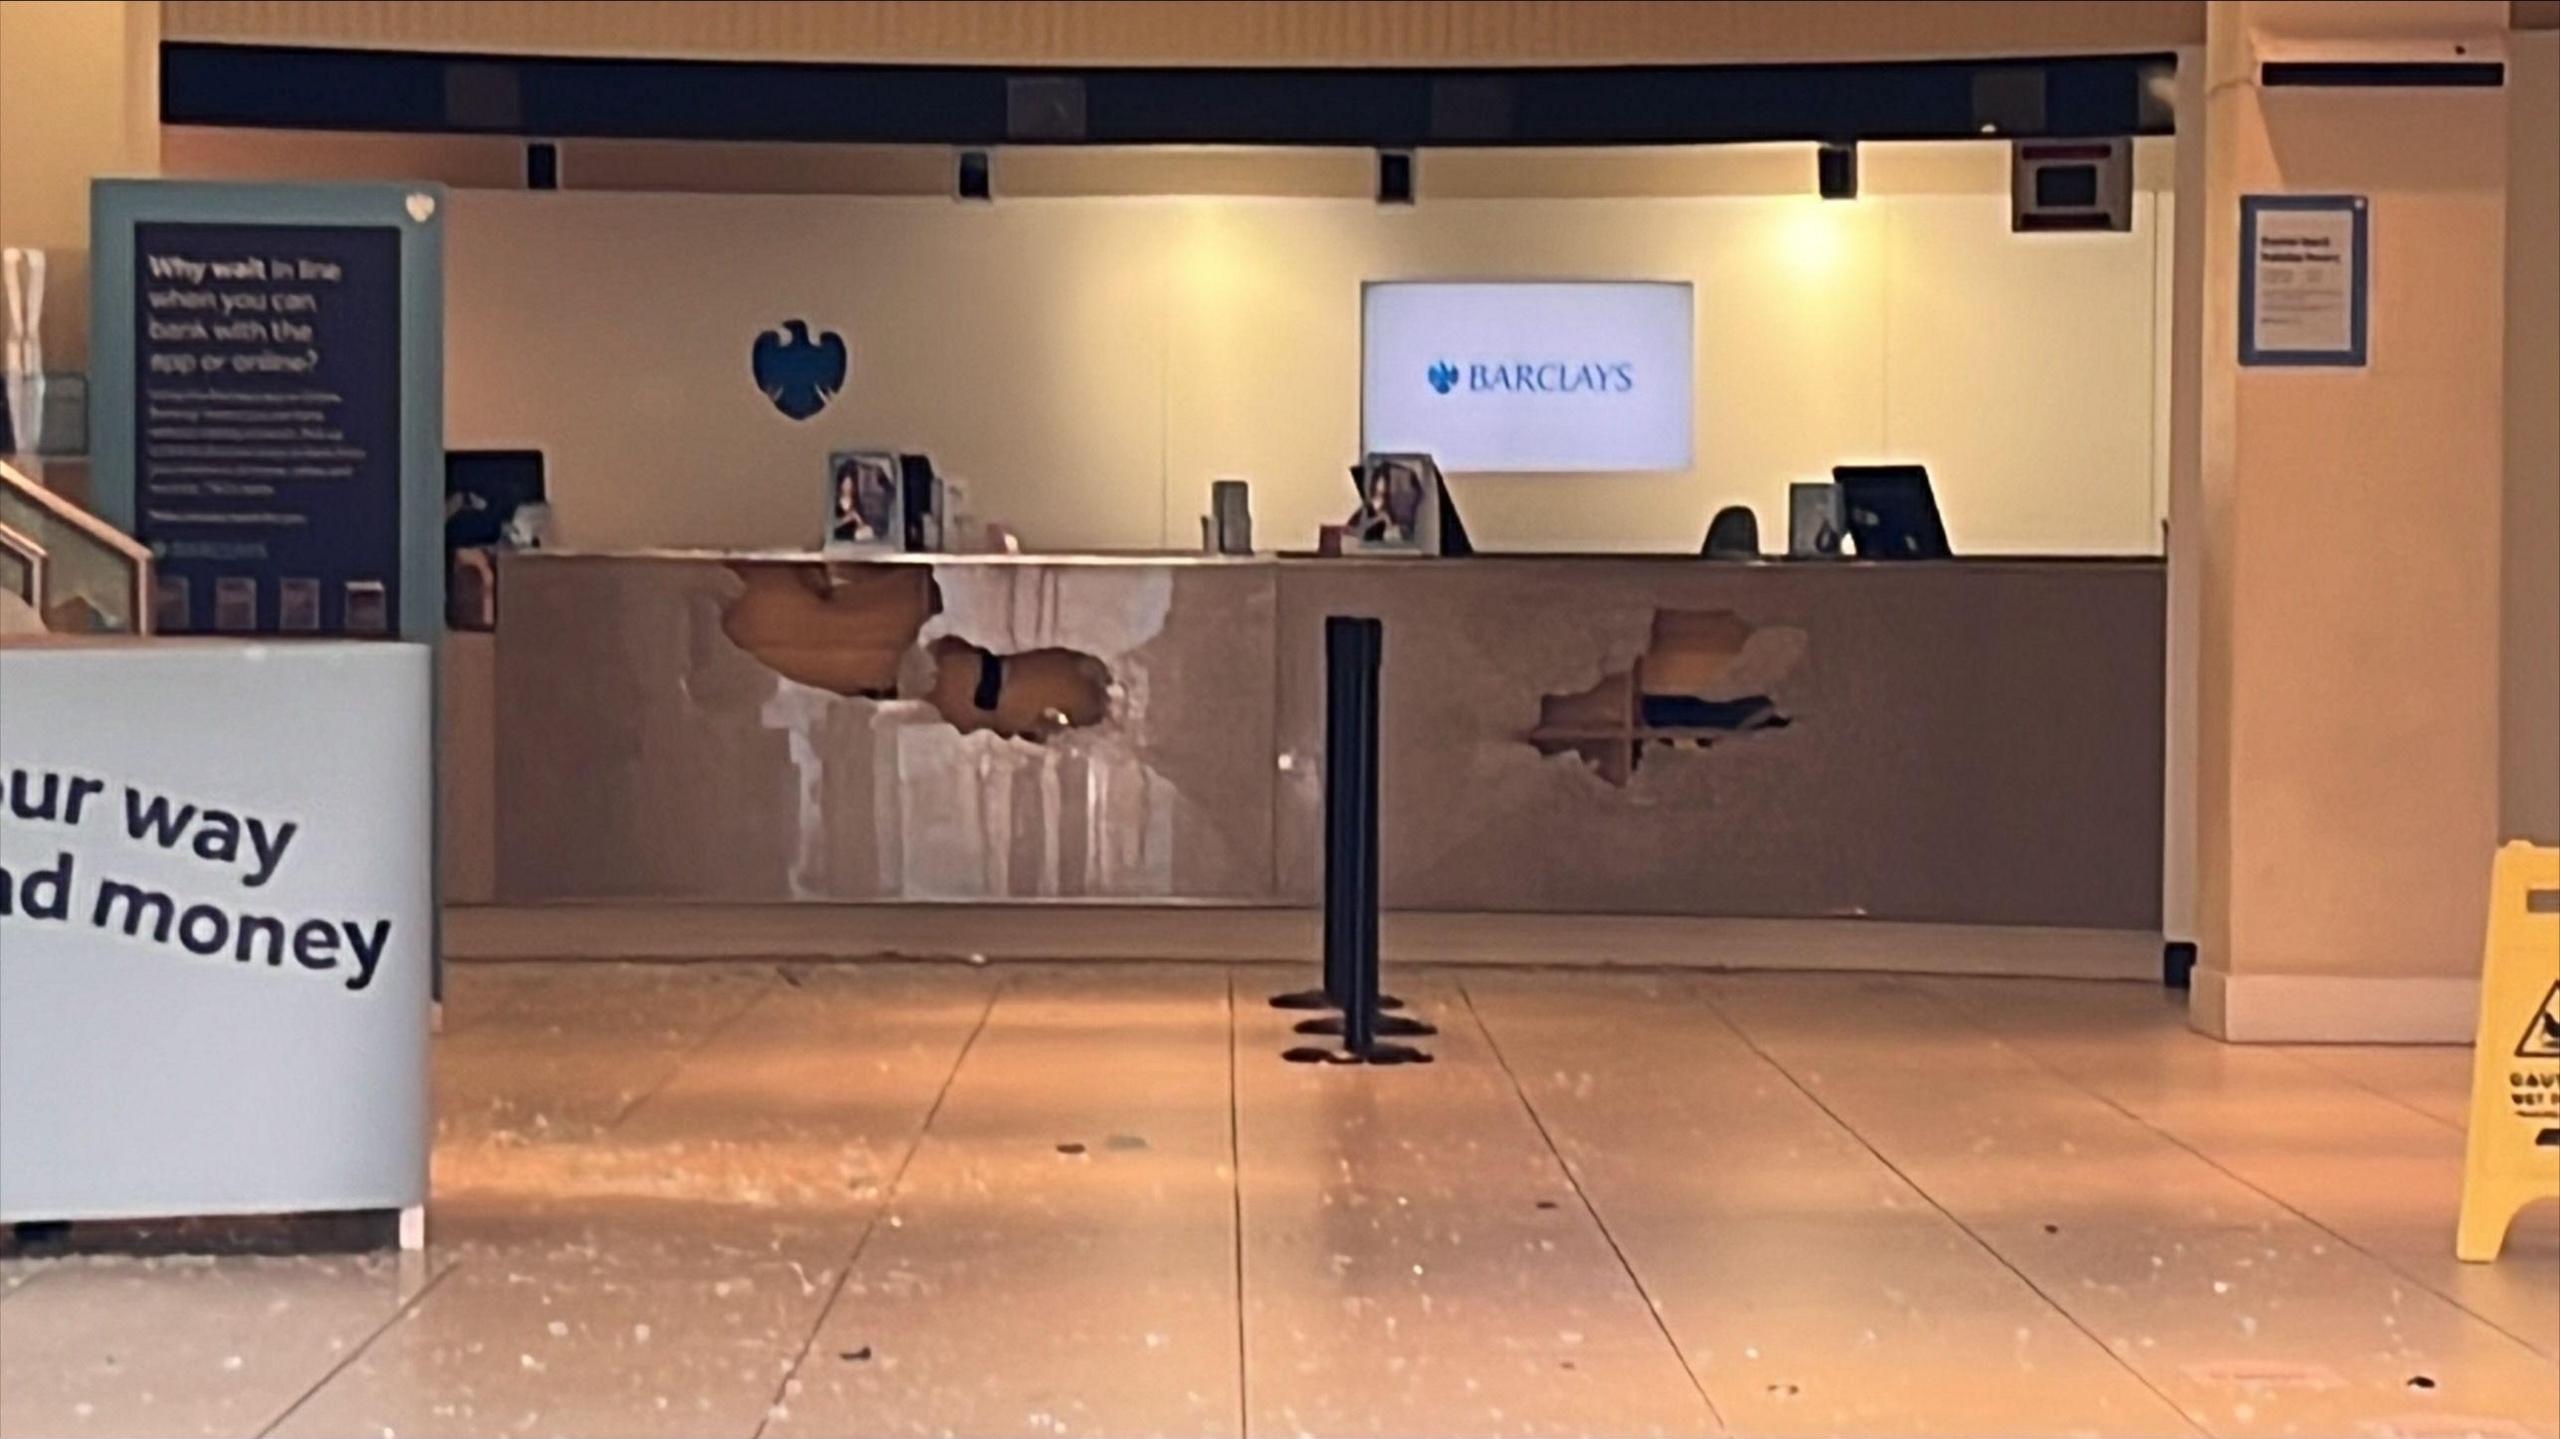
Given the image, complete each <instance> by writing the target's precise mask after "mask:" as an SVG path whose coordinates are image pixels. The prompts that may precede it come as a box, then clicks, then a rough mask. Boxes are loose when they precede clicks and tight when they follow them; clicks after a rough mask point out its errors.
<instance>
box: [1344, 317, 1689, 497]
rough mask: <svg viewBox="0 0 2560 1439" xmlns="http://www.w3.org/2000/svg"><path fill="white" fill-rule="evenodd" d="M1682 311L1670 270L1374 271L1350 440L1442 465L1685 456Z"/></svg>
mask: <svg viewBox="0 0 2560 1439" xmlns="http://www.w3.org/2000/svg"><path fill="white" fill-rule="evenodd" d="M1691 315H1692V306H1691V294H1690V287H1689V286H1688V285H1687V284H1684V283H1675V282H1669V281H1547V280H1538V281H1507V282H1506V281H1465V282H1454V281H1436V280H1435V281H1379V282H1373V283H1371V284H1369V285H1366V286H1364V287H1363V288H1362V291H1361V316H1360V332H1361V343H1360V428H1361V439H1360V448H1361V449H1362V450H1363V451H1366V452H1370V453H1375V452H1378V451H1401V450H1419V451H1424V452H1427V453H1429V454H1430V455H1432V456H1433V457H1435V458H1436V459H1438V460H1439V462H1440V468H1441V470H1442V471H1443V472H1447V473H1464V472H1469V471H1474V472H1486V471H1577V470H1685V469H1688V468H1689V465H1690V460H1691V448H1692V446H1691V438H1692V427H1693V425H1694V414H1693V411H1694V403H1695V398H1696V396H1695V391H1694V388H1693V386H1692V384H1691V357H1692V356H1693V355H1694V354H1695V353H1696V351H1695V348H1694V345H1693V341H1692V335H1691V325H1692V319H1691Z"/></svg>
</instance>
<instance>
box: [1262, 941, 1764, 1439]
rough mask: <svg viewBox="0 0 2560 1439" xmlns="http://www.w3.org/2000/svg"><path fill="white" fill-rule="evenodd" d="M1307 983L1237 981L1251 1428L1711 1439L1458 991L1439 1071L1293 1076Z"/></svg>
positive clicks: (1426, 1002) (1430, 988)
mask: <svg viewBox="0 0 2560 1439" xmlns="http://www.w3.org/2000/svg"><path fill="white" fill-rule="evenodd" d="M1304 982H1305V981H1304V977H1303V975H1301V974H1295V973H1286V974H1284V973H1277V972H1261V971H1247V972H1244V973H1240V974H1239V975H1238V994H1239V997H1240V1002H1239V1004H1238V1007H1237V1017H1238V1020H1239V1027H1238V1038H1239V1046H1238V1069H1237V1078H1238V1086H1237V1093H1238V1109H1239V1114H1240V1139H1241V1147H1242V1156H1243V1157H1242V1166H1241V1175H1242V1180H1243V1214H1244V1284H1245V1311H1246V1312H1245V1351H1246V1406H1247V1413H1248V1416H1249V1425H1248V1428H1249V1430H1250V1432H1253V1433H1258V1434H1291V1435H1295V1434H1318V1435H1343V1434H1373V1435H1402V1436H1416V1435H1437V1434H1456V1435H1468V1434H1481V1435H1492V1434H1504V1435H1513V1434H1521V1435H1526V1434H1613V1435H1639V1434H1698V1433H1709V1432H1714V1431H1715V1429H1716V1427H1717V1425H1716V1422H1715V1420H1714V1418H1713V1415H1712V1413H1711V1411H1710V1410H1709V1408H1708V1406H1707V1404H1706V1402H1705V1401H1704V1399H1703V1398H1702V1397H1701V1396H1700V1394H1699V1392H1698V1390H1697V1388H1696V1386H1695V1384H1694V1382H1693V1381H1692V1380H1691V1378H1690V1377H1689V1375H1688V1373H1687V1371H1686V1370H1685V1369H1684V1368H1683V1366H1682V1365H1681V1363H1680V1359H1679V1356H1678V1354H1677V1352H1676V1351H1675V1350H1674V1349H1673V1347H1672V1346H1671V1344H1670V1343H1669V1341H1668V1340H1667V1339H1666V1338H1665V1337H1664V1335H1663V1333H1662V1332H1661V1329H1660V1326H1659V1325H1658V1324H1657V1323H1656V1321H1655V1320H1654V1318H1653V1316H1652V1314H1651V1313H1650V1312H1649V1310H1648V1308H1647V1306H1646V1303H1645V1301H1644V1299H1643V1297H1642V1295H1641V1293H1640V1292H1639V1291H1638V1289H1637V1288H1636V1286H1635V1284H1634V1283H1633V1282H1632V1281H1631V1280H1629V1279H1628V1278H1627V1277H1626V1275H1625V1273H1624V1271H1623V1269H1622V1268H1621V1267H1620V1266H1619V1265H1618V1262H1617V1259H1616V1256H1615V1255H1614V1254H1613V1253H1612V1252H1611V1251H1610V1248H1609V1245H1608V1241H1607V1239H1606V1238H1605V1237H1604V1236H1603V1235H1602V1234H1601V1232H1600V1231H1599V1229H1598V1227H1597V1226H1596V1225H1595V1224H1593V1223H1592V1221H1591V1219H1590V1217H1589V1216H1588V1214H1586V1213H1584V1212H1582V1211H1581V1210H1580V1208H1579V1206H1578V1205H1576V1204H1575V1203H1574V1200H1573V1193H1572V1189H1571V1186H1570V1185H1569V1183H1568V1182H1567V1180H1566V1178H1565V1176H1564V1174H1563V1171H1562V1169H1561V1167H1560V1166H1559V1165H1558V1163H1557V1161H1556V1159H1555V1157H1554V1155H1553V1154H1552V1153H1551V1152H1550V1151H1549V1150H1548V1148H1547V1145H1546V1142H1545V1140H1544V1139H1543V1138H1541V1137H1540V1135H1539V1133H1538V1131H1537V1128H1536V1126H1535V1125H1534V1123H1532V1122H1531V1120H1530V1118H1529V1116H1528V1114H1527V1113H1526V1111H1525V1110H1524V1108H1523V1107H1522V1105H1521V1103H1520V1100H1519V1097H1518V1095H1517V1094H1516V1093H1515V1092H1514V1091H1513V1090H1512V1087H1511V1085H1510V1082H1509V1081H1508V1080H1507V1079H1506V1078H1505V1077H1504V1076H1503V1074H1502V1071H1501V1068H1500V1066H1499V1065H1498V1064H1497V1063H1496V1062H1495V1061H1494V1058H1493V1055H1492V1053H1491V1052H1490V1051H1489V1050H1488V1049H1487V1048H1486V1046H1485V1044H1484V1041H1483V1038H1482V1036H1481V1034H1480V1033H1478V1032H1477V1031H1476V1029H1475V1028H1474V1026H1473V1025H1471V1024H1470V1023H1469V1022H1468V1021H1467V1017H1466V1014H1465V1012H1464V1009H1463V1006H1462V1002H1461V1001H1460V999H1459V997H1458V995H1457V992H1456V990H1455V989H1454V988H1453V987H1452V986H1451V985H1449V984H1448V983H1447V982H1446V981H1444V980H1437V979H1419V980H1415V981H1413V982H1409V983H1408V982H1404V981H1403V980H1401V979H1400V984H1401V985H1402V987H1403V988H1404V989H1405V992H1406V993H1407V994H1408V995H1409V996H1410V997H1411V998H1412V999H1413V1000H1414V1003H1415V1010H1416V1012H1418V1013H1420V1014H1421V1015H1423V1016H1424V1017H1426V1018H1430V1019H1434V1020H1436V1021H1437V1022H1439V1023H1440V1024H1441V1025H1442V1033H1441V1034H1440V1035H1439V1036H1438V1037H1437V1038H1434V1039H1430V1040H1426V1041H1423V1043H1424V1044H1425V1045H1426V1046H1427V1047H1428V1048H1429V1049H1430V1051H1431V1052H1432V1053H1433V1054H1434V1056H1435V1062H1434V1063H1432V1064H1430V1065H1426V1066H1412V1067H1401V1068H1359V1067H1332V1066H1322V1065H1312V1066H1310V1065H1289V1064H1283V1063H1281V1062H1280V1061H1279V1060H1278V1059H1277V1058H1276V1057H1275V1056H1276V1055H1277V1054H1278V1053H1279V1051H1280V1050H1282V1049H1283V1048H1285V1047H1287V1046H1288V1045H1289V1044H1291V1043H1296V1042H1300V1041H1297V1040H1296V1039H1295V1038H1294V1036H1292V1035H1290V1033H1289V1025H1290V1022H1291V1021H1292V1020H1293V1019H1294V1018H1296V1016H1294V1015H1289V1014H1284V1013H1281V1012H1277V1011H1273V1010H1271V1009H1269V1008H1267V1007H1265V1006H1264V1005H1262V1004H1261V1003H1260V999H1261V997H1262V996H1263V995H1266V994H1268V993H1269V992H1271V991H1272V990H1275V989H1280V988H1283V987H1295V985H1297V984H1302V983H1304ZM1541 1201H1546V1202H1548V1203H1551V1204H1554V1205H1555V1206H1556V1207H1555V1208H1553V1209H1542V1208H1540V1207H1539V1204H1540V1202H1541Z"/></svg>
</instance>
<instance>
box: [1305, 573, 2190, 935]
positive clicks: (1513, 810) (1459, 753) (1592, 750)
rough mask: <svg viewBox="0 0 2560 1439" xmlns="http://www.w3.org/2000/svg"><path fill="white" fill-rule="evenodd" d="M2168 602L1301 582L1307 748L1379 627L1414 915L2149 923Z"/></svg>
mask: <svg viewBox="0 0 2560 1439" xmlns="http://www.w3.org/2000/svg"><path fill="white" fill-rule="evenodd" d="M2162 579H2163V574H2162V570H2161V567H2160V566H2158V565H2156V564H2131V563H2108V562H2020V563H2008V562H1999V561H1974V562H1962V561H1959V562H1955V563H1947V564H1905V565H1852V564H1822V563H1812V564H1794V565H1777V564H1771V565H1743V566H1736V565H1722V564H1712V563H1701V562H1698V561H1694V560H1660V561H1656V560H1599V559H1571V560H1513V561H1504V560H1471V561H1464V562H1440V563H1420V562H1415V563H1409V564H1406V565H1404V566H1402V567H1396V566H1389V565H1379V564H1363V565H1352V566H1345V567H1340V568H1333V569H1328V568H1323V567H1320V566H1314V565H1309V566H1297V565H1290V566H1284V567H1283V569H1282V571H1281V583H1280V626H1281V635H1282V637H1283V642H1282V645H1281V647H1280V657H1281V666H1280V705H1281V709H1280V726H1279V730H1280V737H1281V743H1282V745H1283V746H1284V748H1285V749H1287V750H1288V751H1289V752H1291V753H1294V754H1297V755H1302V756H1304V755H1312V754H1313V753H1315V752H1316V751H1317V749H1318V748H1319V747H1320V745H1321V736H1322V727H1323V689H1322V669H1323V654H1322V641H1321V639H1320V638H1319V636H1320V633H1321V630H1322V628H1323V616H1324V615H1326V614H1367V615H1375V616H1377V617H1379V618H1380V619H1382V620H1384V621H1385V622H1386V661H1385V666H1384V674H1383V678H1382V682H1381V688H1382V690H1383V699H1382V705H1381V707H1382V710H1383V717H1382V723H1383V726H1384V733H1383V735H1382V738H1381V748H1382V750H1383V752H1384V754H1385V756H1386V758H1385V760H1384V764H1383V770H1384V776H1385V778H1384V782H1383V784H1382V786H1381V790H1380V810H1381V819H1380V826H1381V830H1382V832H1383V834H1384V836H1385V845H1384V853H1383V856H1382V869H1383V882H1384V887H1385V894H1386V901H1387V903H1388V904H1389V905H1390V906H1393V907H1396V908H1403V909H1468V910H1476V909H1490V910H1503V909H1518V910H1556V911H1569V912H1570V911H1581V912H1592V913H1618V914H1694V915H1728V916H1731V915H1740V916H1758V917H1778V916H1786V917H1812V916H1844V915H1854V916H1865V917H1873V918H1878V919H1899V920H1929V921H1947V922H1959V923H1970V924H2036V925H2060V926H2073V927H2087V928H2101V929H2152V928H2156V927H2157V925H2158V923H2159V912H2160V854H2161V850H2160V833H2161V829H2160V826H2161V788H2160V786H2161V704H2162V695H2161V685H2162V664H2163V660H2162V613H2163V611H2162V606H2163V604H2164V602H2165V601H2164V591H2163V587H2162ZM1726 656H1729V658H1726ZM1612 682H1616V687H1617V688H1618V689H1619V690H1620V693H1612V692H1611V691H1612V688H1613V684H1612ZM1595 690H1598V691H1601V693H1600V694H1599V695H1597V696H1595V695H1594V694H1593V691H1595ZM1648 695H1649V696H1651V698H1650V699H1647V698H1645V697H1646V696H1648ZM1622 696H1623V697H1622ZM1560 700H1561V701H1563V703H1559V701H1560ZM1689 701H1697V702H1696V703H1689ZM1610 708H1614V709H1615V710H1616V711H1617V713H1618V714H1619V715H1621V716H1623V718H1622V719H1619V720H1618V721H1617V722H1616V723H1614V724H1613V723H1609V722H1606V721H1605V720H1604V711H1606V710H1608V709H1610ZM1560 709H1564V710H1570V711H1572V713H1570V714H1568V715H1567V716H1565V717H1563V719H1562V722H1559V716H1558V713H1557V712H1558V711H1559V710H1560ZM1542 719H1543V720H1544V721H1545V723H1544V724H1543V725H1542ZM1701 719H1705V720H1710V721H1713V722H1712V723H1706V724H1700V723H1696V722H1695V721H1697V720H1701ZM1542 731H1543V734H1544V735H1546V736H1553V738H1550V739H1549V740H1548V743H1547V744H1546V745H1541V744H1539V743H1537V742H1536V741H1537V739H1538V738H1539V737H1541V734H1542ZM1620 734H1624V735H1625V736H1626V738H1625V739H1623V740H1621V739H1619V738H1617V736H1618V735H1620ZM1595 737H1599V738H1595ZM1567 746H1572V747H1570V748H1568V747H1567ZM1542 748H1555V749H1557V750H1558V752H1557V753H1553V754H1542V753H1540V751H1541V749H1542ZM1283 779H1284V780H1287V781H1293V782H1289V783H1284V785H1283V787H1282V791H1281V794H1282V798H1281V805H1280V812H1281V828H1280V836H1279V853H1278V861H1279V866H1280V868H1279V878H1280V885H1281V889H1282V892H1283V893H1284V894H1286V895H1287V896H1289V897H1290V898H1292V899H1296V900H1301V901H1306V902H1313V899H1314V897H1315V896H1316V895H1317V893H1318V892H1319V884H1320V881H1321V875H1322V854H1321V842H1322V841H1321V836H1322V829H1321V819H1322V794H1321V786H1320V785H1319V784H1318V783H1317V780H1316V777H1315V775H1314V774H1313V773H1312V770H1311V767H1310V766H1307V765H1305V764H1303V763H1302V764H1300V765H1297V766H1294V767H1293V768H1292V770H1291V772H1290V773H1289V774H1287V775H1284V776H1283Z"/></svg>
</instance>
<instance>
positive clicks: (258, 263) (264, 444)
mask: <svg viewBox="0 0 2560 1439" xmlns="http://www.w3.org/2000/svg"><path fill="white" fill-rule="evenodd" d="M92 209H93V217H92V218H93V228H92V233H93V234H94V235H95V237H96V261H95V263H96V273H97V277H98V278H97V282H96V284H95V286H94V289H93V305H94V328H93V330H92V332H91V333H92V334H93V335H94V336H95V337H96V338H95V345H94V348H95V350H96V357H95V359H96V363H95V365H94V369H95V372H96V374H97V376H98V379H97V390H96V402H95V420H96V425H95V437H94V438H95V441H96V453H97V471H96V478H95V481H94V489H95V492H96V494H97V497H98V500H99V506H100V509H101V510H102V511H103V512H105V513H106V515H107V516H108V518H110V519H112V520H114V521H116V522H117V523H119V524H120V525H122V526H124V527H125V528H126V529H127V530H129V531H131V532H132V534H133V535H134V537H135V538H136V539H139V540H141V541H142V542H143V543H144V544H146V545H148V546H149V547H150V548H151V551H152V553H153V555H154V557H155V558H156V561H157V563H156V565H155V567H154V576H153V578H154V583H155V585H156V587H157V593H156V594H155V595H154V597H153V615H154V620H155V627H156V628H157V629H159V630H161V631H162V632H164V633H172V634H190V633H207V632H211V633H230V634H258V635H342V636H388V635H408V636H410V637H413V638H415V637H423V636H425V635H428V634H431V633H432V630H433V627H434V626H435V625H437V624H439V623H440V622H441V618H442V610H443V601H442V588H443V586H442V580H443V568H442V552H443V541H442V534H443V517H442V513H441V511H442V504H443V474H442V471H443V459H442V454H443V445H442V429H443V419H442V406H441V395H442V374H441V365H442V350H443V338H442V331H441V324H442V319H441V311H442V282H441V265H440V245H439V242H438V240H439V237H438V226H439V224H440V222H441V217H440V214H439V211H440V209H441V193H440V192H439V191H436V190H435V189H434V188H433V187H412V186H387V185H308V186H245V185H238V186H235V185H212V184H201V183H190V182H154V181H104V182H100V183H99V184H98V185H97V186H96V188H95V190H94V192H93V198H92Z"/></svg>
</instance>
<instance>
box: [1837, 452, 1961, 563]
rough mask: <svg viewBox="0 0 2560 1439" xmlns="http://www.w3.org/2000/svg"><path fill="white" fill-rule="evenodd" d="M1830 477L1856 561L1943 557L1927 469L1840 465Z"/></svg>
mask: <svg viewBox="0 0 2560 1439" xmlns="http://www.w3.org/2000/svg"><path fill="white" fill-rule="evenodd" d="M1831 478H1832V479H1833V481H1835V482H1836V483H1838V485H1839V486H1840V509H1841V512H1842V515H1843V516H1844V517H1845V518H1846V519H1847V520H1848V523H1849V537H1850V538H1851V539H1852V540H1854V541H1856V543H1857V546H1858V557H1859V558H1860V559H1868V560H1942V559H1945V558H1947V556H1948V554H1949V550H1948V548H1947V527H1946V524H1945V522H1944V521H1942V520H1941V519H1940V518H1939V517H1938V498H1937V496H1936V495H1935V494H1934V493H1932V492H1931V491H1930V489H1929V471H1928V470H1927V469H1926V468H1924V467H1922V466H1920V465H1838V466H1835V467H1833V469H1832V471H1831Z"/></svg>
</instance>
